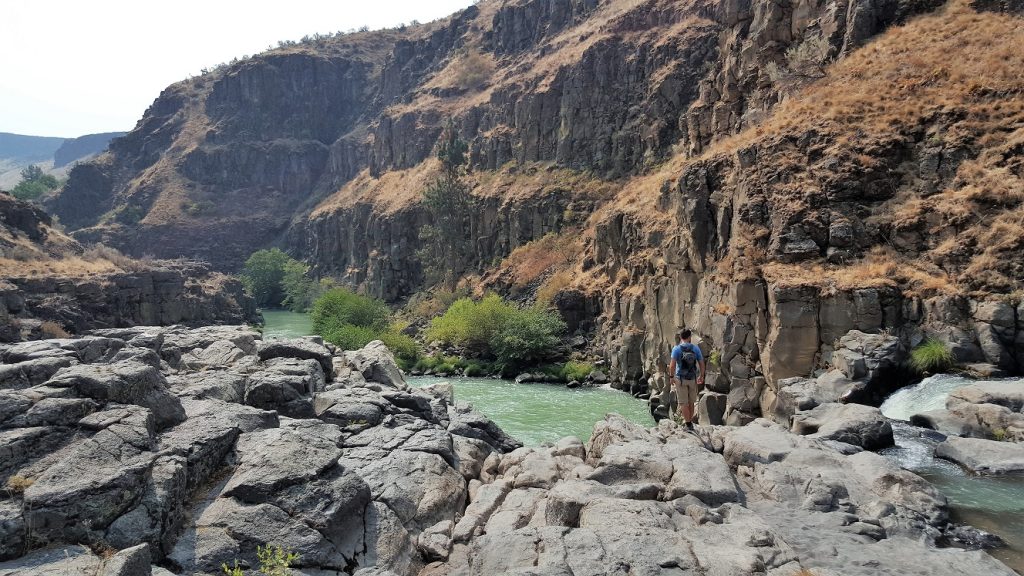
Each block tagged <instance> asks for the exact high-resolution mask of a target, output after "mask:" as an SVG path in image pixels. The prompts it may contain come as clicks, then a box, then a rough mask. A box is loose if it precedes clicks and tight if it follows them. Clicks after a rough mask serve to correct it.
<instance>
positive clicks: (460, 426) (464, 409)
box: [448, 404, 523, 452]
mask: <svg viewBox="0 0 1024 576" xmlns="http://www.w3.org/2000/svg"><path fill="white" fill-rule="evenodd" d="M448 418H449V422H450V423H449V424H448V432H450V433H451V434H454V435H457V436H465V437H466V438H475V439H477V440H482V441H484V442H486V443H487V444H488V445H489V446H491V447H492V448H494V449H495V450H497V451H499V452H511V451H513V450H515V449H516V448H519V447H520V446H522V445H523V444H522V442H520V441H518V440H516V439H515V438H513V437H511V436H509V435H508V434H506V433H505V431H504V430H502V429H501V428H499V427H498V425H497V424H495V423H494V422H492V421H491V419H490V418H487V417H486V416H484V415H483V414H481V413H479V412H477V411H475V410H473V409H472V408H470V407H469V406H467V405H464V404H459V405H456V406H449V407H448Z"/></svg>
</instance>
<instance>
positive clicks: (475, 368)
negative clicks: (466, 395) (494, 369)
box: [462, 362, 488, 377]
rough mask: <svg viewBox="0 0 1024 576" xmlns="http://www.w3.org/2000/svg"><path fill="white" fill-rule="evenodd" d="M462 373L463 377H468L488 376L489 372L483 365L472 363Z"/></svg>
mask: <svg viewBox="0 0 1024 576" xmlns="http://www.w3.org/2000/svg"><path fill="white" fill-rule="evenodd" d="M462 373H463V375H465V376H468V377H473V376H487V374H488V370H487V369H486V368H484V366H483V364H480V363H479V362H470V363H469V365H468V366H466V369H465V370H463V372H462Z"/></svg>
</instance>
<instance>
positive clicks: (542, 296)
mask: <svg viewBox="0 0 1024 576" xmlns="http://www.w3.org/2000/svg"><path fill="white" fill-rule="evenodd" d="M574 279H575V271H573V270H571V269H565V270H559V271H558V272H555V273H554V274H552V275H551V276H549V277H548V278H547V280H545V281H544V283H543V284H541V285H540V287H539V288H537V294H536V301H537V303H539V304H550V303H551V301H552V300H554V299H555V296H557V295H558V293H559V292H561V291H563V290H565V289H566V288H569V287H571V286H573V280H574Z"/></svg>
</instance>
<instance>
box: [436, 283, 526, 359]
mask: <svg viewBox="0 0 1024 576" xmlns="http://www.w3.org/2000/svg"><path fill="white" fill-rule="evenodd" d="M515 312H516V308H515V307H513V306H512V305H510V304H508V303H506V302H505V301H504V300H502V299H501V297H500V296H498V295H496V294H491V295H489V296H486V297H485V298H484V299H483V300H480V301H474V300H471V299H469V298H460V299H459V300H456V301H455V302H454V303H453V304H452V305H451V306H450V307H449V308H448V310H447V311H446V312H445V313H444V314H443V315H441V316H440V317H438V318H434V320H433V321H432V322H431V324H430V328H428V329H427V339H428V340H440V341H441V342H444V343H445V344H451V345H456V346H461V347H463V348H465V349H467V350H469V351H471V352H475V353H478V354H485V353H488V352H489V351H490V343H491V340H492V338H494V336H495V334H497V333H498V331H499V330H500V329H501V327H502V326H503V325H504V323H505V321H506V320H507V319H508V318H509V317H510V316H512V315H513V314H514V313H515Z"/></svg>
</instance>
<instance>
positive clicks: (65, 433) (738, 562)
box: [0, 326, 1011, 576]
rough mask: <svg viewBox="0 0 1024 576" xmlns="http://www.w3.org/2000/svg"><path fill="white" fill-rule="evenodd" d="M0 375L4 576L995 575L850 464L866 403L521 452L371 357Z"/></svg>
mask: <svg viewBox="0 0 1024 576" xmlns="http://www.w3.org/2000/svg"><path fill="white" fill-rule="evenodd" d="M214 358H216V359H220V364H212V363H207V364H204V365H203V366H201V367H199V368H195V367H194V364H193V363H194V362H196V361H197V359H204V360H206V361H208V360H211V359H214ZM0 360H2V362H3V364H0V367H5V368H6V367H7V366H16V367H18V369H17V371H13V370H12V371H9V372H5V373H10V374H15V373H16V374H17V375H16V376H15V377H11V378H8V379H0V394H2V397H0V400H2V401H0V453H2V454H4V458H3V459H2V460H0V462H2V466H0V479H2V480H3V481H4V483H5V485H6V490H4V491H0V535H2V536H3V538H2V539H0V570H2V571H3V572H4V573H5V574H7V573H10V574H12V575H15V574H16V575H21V574H76V573H81V572H83V571H84V572H88V573H91V574H103V575H108V574H109V575H112V576H113V575H117V576H150V575H155V576H167V575H168V574H214V573H217V572H218V571H219V570H220V567H221V565H222V564H224V563H227V564H229V565H233V563H234V562H235V561H236V560H237V561H238V563H239V565H240V566H241V567H243V568H245V567H250V568H251V567H254V566H257V565H258V563H257V558H256V548H257V547H258V546H264V545H274V546H281V547H283V548H285V549H287V550H289V551H292V552H294V553H296V554H298V559H297V560H296V562H295V564H294V567H295V568H296V569H297V570H298V571H300V572H301V573H309V574H319V573H342V574H361V575H363V576H370V575H374V574H376V575H381V574H387V575H398V576H401V575H424V576H428V575H441V574H457V573H467V574H504V573H518V572H525V571H529V572H530V573H533V574H552V575H554V574H568V573H573V574H594V575H603V574H616V573H619V572H621V570H623V569H626V568H625V567H627V566H628V567H629V568H628V569H629V570H630V571H631V572H633V573H637V574H665V573H680V574H685V573H690V572H699V573H722V574H736V575H745V574H751V575H752V574H763V573H765V572H768V573H778V574H788V573H791V572H793V573H795V572H797V571H799V570H810V571H812V572H814V573H819V574H840V573H841V574H879V573H884V574H903V573H908V572H910V571H914V570H926V571H928V572H929V573H930V574H939V575H941V574H961V573H979V572H982V573H986V574H993V575H997V574H998V575H1001V574H1007V575H1008V574H1011V572H1010V571H1009V570H1008V569H1006V568H1005V567H1003V566H1002V565H1001V564H1000V563H999V562H997V561H996V560H994V559H992V558H990V557H989V556H987V555H986V554H984V553H983V552H980V551H965V550H959V549H941V548H939V547H937V544H936V543H937V542H941V541H944V540H945V535H946V534H954V533H960V532H959V531H962V530H963V529H962V528H961V527H957V526H952V525H950V524H949V517H948V510H947V505H946V500H945V498H944V497H943V496H941V494H940V493H938V492H937V491H936V490H935V489H934V488H932V487H931V486H930V485H929V484H928V483H927V482H925V481H924V480H922V479H921V478H919V477H918V476H916V475H914V474H912V473H910V472H907V471H904V470H901V469H899V468H898V467H897V466H896V465H895V464H893V463H892V462H891V461H889V460H887V459H886V458H884V457H882V456H879V455H877V454H873V453H871V452H867V451H858V450H859V448H857V449H855V450H852V449H850V448H853V446H850V443H855V444H859V445H863V446H866V447H877V446H881V445H884V444H885V442H884V441H880V440H878V438H879V436H880V434H884V433H883V432H882V431H880V430H879V429H878V427H877V426H875V425H874V424H873V419H872V414H870V413H869V412H870V411H871V410H874V409H871V408H867V407H863V406H860V407H855V406H843V405H833V404H822V405H821V406H819V408H817V409H814V410H811V411H810V412H808V413H806V414H805V415H804V416H799V415H798V417H796V418H795V419H794V421H795V422H796V423H798V426H799V427H800V429H799V430H797V432H800V433H804V434H806V433H808V432H809V427H812V426H815V425H816V424H815V421H814V418H823V417H824V416H823V414H822V411H823V410H824V411H838V412H841V413H842V414H841V417H836V418H828V419H827V420H828V422H826V423H825V424H824V425H822V426H820V427H819V428H818V430H817V432H815V433H813V434H810V435H807V436H801V435H799V434H793V433H791V432H789V431H788V430H786V429H785V428H783V427H781V426H778V425H776V424H773V423H770V422H768V421H766V420H763V419H762V420H757V421H755V422H753V423H752V424H750V425H748V426H746V427H742V428H724V427H707V428H703V429H701V430H700V432H699V433H692V432H687V431H685V430H683V429H681V428H678V427H676V426H675V425H674V424H672V423H671V422H663V423H662V424H661V425H660V426H659V427H657V428H654V429H651V430H646V429H643V428H640V427H638V426H636V425H634V424H631V423H630V422H628V421H627V420H625V419H623V418H621V417H619V416H616V415H610V416H608V417H606V419H605V420H603V421H600V422H598V423H597V424H596V425H595V428H594V433H593V435H592V437H591V439H590V440H589V442H587V443H586V444H584V443H583V442H581V441H580V440H578V439H576V438H564V439H562V440H560V441H558V442H556V443H554V444H548V445H543V446H538V447H528V448H524V447H522V446H521V444H520V443H518V442H517V441H515V440H514V439H512V438H510V437H508V436H507V435H506V434H505V433H504V432H502V431H501V429H500V428H498V427H497V426H496V425H494V423H493V422H491V421H490V420H488V419H487V418H486V417H484V416H483V415H481V414H479V413H476V412H474V411H472V410H471V409H470V408H469V407H467V406H464V405H452V404H451V403H450V402H449V400H448V398H450V392H446V391H445V390H444V389H443V387H439V388H438V389H437V390H435V391H433V392H434V393H428V392H425V391H419V390H413V389H412V388H410V387H409V385H408V384H406V382H405V381H404V378H403V376H402V374H401V372H400V371H399V370H398V369H397V367H396V366H395V363H394V360H393V358H392V357H391V355H390V353H389V352H388V350H387V348H385V347H384V346H383V345H382V344H381V343H379V342H374V343H371V344H370V345H368V346H367V347H366V348H364V349H362V350H356V351H347V352H346V351H331V350H328V349H327V348H326V347H324V346H322V345H321V343H320V342H319V341H318V339H315V338H309V339H297V340H285V341H272V342H262V341H261V339H260V337H259V334H258V333H257V332H254V331H251V330H249V329H247V328H244V327H231V326H224V327H208V328H200V329H187V328H181V327H172V328H160V327H140V328H129V329H112V330H103V331H100V332H99V333H98V334H96V335H93V336H90V337H86V338H83V339H79V340H47V341H40V342H27V343H20V344H15V345H4V346H2V347H0ZM55 361H59V362H55ZM47 362H50V364H47ZM29 364H30V365H31V366H29ZM257 390H260V391H263V390H271V391H274V392H273V393H263V392H258V393H257V392H256V391H257ZM890 435H891V431H890ZM809 527H810V528H812V529H811V530H809V529H808V528H809ZM83 545H84V546H83ZM865 558H867V559H870V561H864V559H865Z"/></svg>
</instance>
